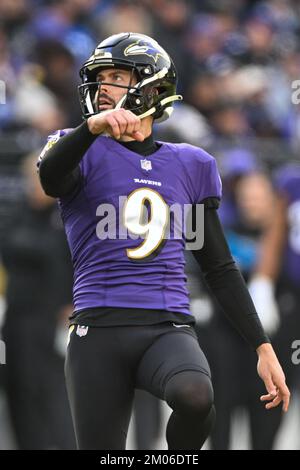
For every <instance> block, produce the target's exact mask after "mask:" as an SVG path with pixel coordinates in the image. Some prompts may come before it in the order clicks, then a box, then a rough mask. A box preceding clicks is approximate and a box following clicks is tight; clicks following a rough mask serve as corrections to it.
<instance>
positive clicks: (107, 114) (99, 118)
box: [87, 108, 145, 142]
mask: <svg viewBox="0 0 300 470" xmlns="http://www.w3.org/2000/svg"><path fill="white" fill-rule="evenodd" d="M87 124H88V128H89V131H90V132H91V133H92V134H103V133H108V134H109V135H111V137H114V138H115V139H117V140H119V139H120V138H121V137H122V136H124V135H125V136H128V137H132V138H133V139H134V140H138V141H139V142H143V140H144V139H145V137H144V135H143V134H142V132H141V119H140V118H139V117H138V116H136V115H135V114H133V113H132V112H131V111H129V110H127V109H123V108H120V109H108V110H106V111H103V112H102V113H99V114H95V115H94V116H91V117H89V118H88V120H87Z"/></svg>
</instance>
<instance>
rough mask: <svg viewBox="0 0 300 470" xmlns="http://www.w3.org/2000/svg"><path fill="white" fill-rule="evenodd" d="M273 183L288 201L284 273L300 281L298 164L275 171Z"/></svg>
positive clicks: (299, 189)
mask: <svg viewBox="0 0 300 470" xmlns="http://www.w3.org/2000/svg"><path fill="white" fill-rule="evenodd" d="M275 185H276V188H277V190H278V191H279V192H280V193H281V194H283V195H284V196H285V197H286V198H287V201H288V207H287V222H288V235H287V243H286V250H285V254H284V256H283V269H284V272H285V274H286V275H287V276H288V277H289V278H290V279H291V280H292V281H293V282H295V283H296V284H297V285H299V283H300V165H297V164H288V165H285V166H284V167H282V168H281V169H280V170H279V171H277V172H276V176H275Z"/></svg>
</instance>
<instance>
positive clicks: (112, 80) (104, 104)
mask: <svg viewBox="0 0 300 470" xmlns="http://www.w3.org/2000/svg"><path fill="white" fill-rule="evenodd" d="M97 81H98V82H103V83H101V87H100V89H99V92H98V93H97V94H96V99H98V102H99V111H105V110H107V109H113V108H115V106H116V104H117V103H118V102H119V101H120V99H121V98H123V96H124V95H125V94H126V93H127V88H120V86H121V87H122V86H124V87H128V86H131V85H132V86H134V85H135V84H136V83H137V80H136V78H135V76H133V75H132V73H131V71H130V70H122V69H116V68H111V69H106V70H101V72H99V73H98V75H97ZM114 84H116V85H119V86H114Z"/></svg>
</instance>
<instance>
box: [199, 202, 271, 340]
mask: <svg viewBox="0 0 300 470" xmlns="http://www.w3.org/2000/svg"><path fill="white" fill-rule="evenodd" d="M205 206H206V209H205V211H204V246H203V248H202V249H201V250H197V251H193V255H194V256H195V258H196V260H197V262H198V263H199V265H200V267H201V269H202V272H203V274H204V277H205V280H206V282H207V284H208V286H209V287H210V289H211V291H212V292H213V294H214V296H215V297H216V299H217V301H218V303H219V304H220V306H221V308H222V310H223V311H224V312H225V314H226V315H227V317H228V318H229V319H230V321H231V322H232V323H233V325H234V326H235V327H236V328H237V330H238V331H239V332H240V334H241V335H242V336H243V337H244V338H245V339H246V341H248V343H249V344H250V345H251V346H252V347H253V348H254V349H256V348H257V347H258V346H260V345H261V344H262V343H269V342H270V340H269V338H268V337H267V336H266V334H265V333H264V330H263V327H262V325H261V322H260V319H259V317H258V315H257V312H256V310H255V306H254V304H253V302H252V299H251V297H250V294H249V292H248V289H247V286H246V283H245V281H244V279H243V277H242V275H241V273H240V271H239V269H238V267H237V266H236V264H235V262H234V260H233V258H232V255H231V253H230V250H229V247H228V245H227V242H226V239H225V236H224V232H223V229H222V225H221V223H220V220H219V217H218V213H217V211H216V209H214V208H207V207H213V206H209V205H207V204H205Z"/></svg>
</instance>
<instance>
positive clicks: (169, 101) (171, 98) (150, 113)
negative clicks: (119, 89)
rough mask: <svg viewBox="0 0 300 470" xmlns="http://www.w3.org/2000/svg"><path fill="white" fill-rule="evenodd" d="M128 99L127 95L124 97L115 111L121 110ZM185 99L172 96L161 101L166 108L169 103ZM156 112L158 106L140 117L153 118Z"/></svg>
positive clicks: (180, 96)
mask: <svg viewBox="0 0 300 470" xmlns="http://www.w3.org/2000/svg"><path fill="white" fill-rule="evenodd" d="M126 98H127V94H126V95H124V96H123V97H122V98H121V99H120V101H119V102H118V103H117V104H116V106H115V108H114V109H120V108H122V106H123V104H124V103H125V101H126ZM182 99H183V97H182V95H172V96H168V97H167V98H164V99H163V100H161V102H160V104H161V105H162V106H164V105H165V104H167V103H173V102H174V101H181V100H182ZM155 111H156V106H153V107H152V108H150V109H148V110H147V111H145V112H144V113H143V114H140V115H139V116H138V117H139V118H140V119H144V118H145V117H148V116H151V115H152V114H154V113H155Z"/></svg>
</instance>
